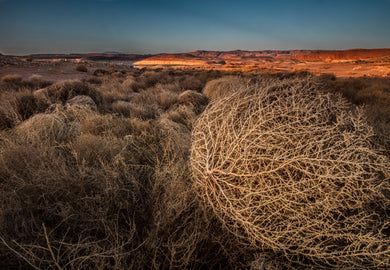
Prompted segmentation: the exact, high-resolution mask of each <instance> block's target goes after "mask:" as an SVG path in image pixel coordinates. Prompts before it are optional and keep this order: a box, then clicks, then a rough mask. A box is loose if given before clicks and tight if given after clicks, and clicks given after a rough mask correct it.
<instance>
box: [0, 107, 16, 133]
mask: <svg viewBox="0 0 390 270" xmlns="http://www.w3.org/2000/svg"><path fill="white" fill-rule="evenodd" d="M18 120H19V116H18V113H17V112H16V111H15V108H14V107H13V106H12V105H11V104H10V103H9V101H8V100H0V130H3V129H10V128H12V127H14V126H15V125H16V123H17V122H18Z"/></svg>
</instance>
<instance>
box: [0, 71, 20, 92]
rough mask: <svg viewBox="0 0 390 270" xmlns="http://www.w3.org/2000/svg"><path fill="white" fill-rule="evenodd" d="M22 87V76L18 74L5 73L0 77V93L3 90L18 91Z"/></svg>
mask: <svg viewBox="0 0 390 270" xmlns="http://www.w3.org/2000/svg"><path fill="white" fill-rule="evenodd" d="M21 89H24V87H23V83H22V76H20V75H18V74H11V75H5V76H3V77H2V78H1V82H0V93H1V92H5V91H19V90H21Z"/></svg>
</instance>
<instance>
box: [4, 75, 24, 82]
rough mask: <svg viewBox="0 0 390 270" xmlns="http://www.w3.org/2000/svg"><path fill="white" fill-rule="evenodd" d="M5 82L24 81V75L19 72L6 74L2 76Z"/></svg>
mask: <svg viewBox="0 0 390 270" xmlns="http://www.w3.org/2000/svg"><path fill="white" fill-rule="evenodd" d="M1 81H2V82H3V83H9V84H18V83H21V82H22V76H20V75H19V74H11V75H5V76H3V77H2V78H1Z"/></svg>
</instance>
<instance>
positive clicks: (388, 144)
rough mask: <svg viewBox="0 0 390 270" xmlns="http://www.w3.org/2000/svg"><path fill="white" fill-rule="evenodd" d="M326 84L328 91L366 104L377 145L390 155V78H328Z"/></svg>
mask: <svg viewBox="0 0 390 270" xmlns="http://www.w3.org/2000/svg"><path fill="white" fill-rule="evenodd" d="M320 79H321V77H320ZM321 83H323V81H321ZM325 86H326V88H325V89H326V90H327V91H329V92H339V93H341V94H342V95H343V96H344V97H346V98H347V99H348V100H349V101H351V102H352V103H354V104H357V105H364V106H365V108H366V110H365V114H366V116H367V120H368V122H369V123H370V125H372V126H373V128H374V131H375V137H376V140H375V143H376V147H377V148H379V149H382V151H384V152H385V154H386V155H387V156H389V157H390V151H389V149H390V124H389V123H390V112H389V106H390V80H388V79H380V78H375V79H364V78H359V79H337V80H327V81H326V84H325Z"/></svg>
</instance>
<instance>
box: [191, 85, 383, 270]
mask: <svg viewBox="0 0 390 270" xmlns="http://www.w3.org/2000/svg"><path fill="white" fill-rule="evenodd" d="M192 136H193V142H192V152H191V163H192V166H193V174H194V177H195V179H196V182H197V185H198V188H199V192H200V195H201V197H203V199H204V200H205V201H206V202H207V203H208V204H209V205H211V206H212V208H213V210H214V212H215V213H216V214H217V215H218V216H219V218H220V219H221V220H222V221H223V222H224V224H225V225H226V226H227V227H228V228H229V230H230V231H231V232H232V233H233V234H235V235H236V236H237V238H238V239H241V241H242V242H243V243H247V244H248V245H250V246H253V247H256V248H258V249H259V250H260V251H262V252H269V251H271V252H272V253H273V254H274V258H276V257H278V256H282V260H283V259H286V260H288V261H289V263H287V262H286V263H285V264H284V266H283V267H284V268H286V267H297V266H301V267H302V266H305V265H306V266H307V265H316V267H318V268H321V267H324V268H326V267H336V268H343V269H345V268H350V269H356V268H367V267H371V268H380V267H383V268H386V267H389V266H390V260H389V258H390V253H389V247H390V241H389V233H388V232H389V217H388V209H389V206H390V197H389V194H388V191H389V176H390V175H389V171H388V166H389V161H388V159H386V158H385V157H384V156H382V155H380V154H378V153H377V152H376V151H375V150H373V147H372V145H371V144H370V141H371V140H372V138H373V136H374V133H373V130H372V128H371V127H370V126H369V125H367V122H366V121H365V119H364V117H363V115H362V111H361V110H360V109H356V111H355V113H352V112H351V106H350V105H349V104H348V103H347V102H346V100H344V99H342V98H340V97H337V96H333V95H330V94H321V93H319V91H317V90H316V88H315V84H314V83H313V81H312V80H302V79H299V80H289V81H282V82H275V84H274V85H273V86H269V87H265V88H263V87H261V86H254V87H250V88H247V89H245V88H244V89H242V90H241V91H238V92H237V93H234V94H232V95H231V96H228V97H226V98H221V99H219V100H217V101H215V102H214V103H213V104H212V106H211V107H209V108H208V109H207V110H206V111H205V112H204V113H203V114H202V116H201V117H200V118H199V119H198V121H197V122H196V124H195V127H194V130H193V135H192Z"/></svg>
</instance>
